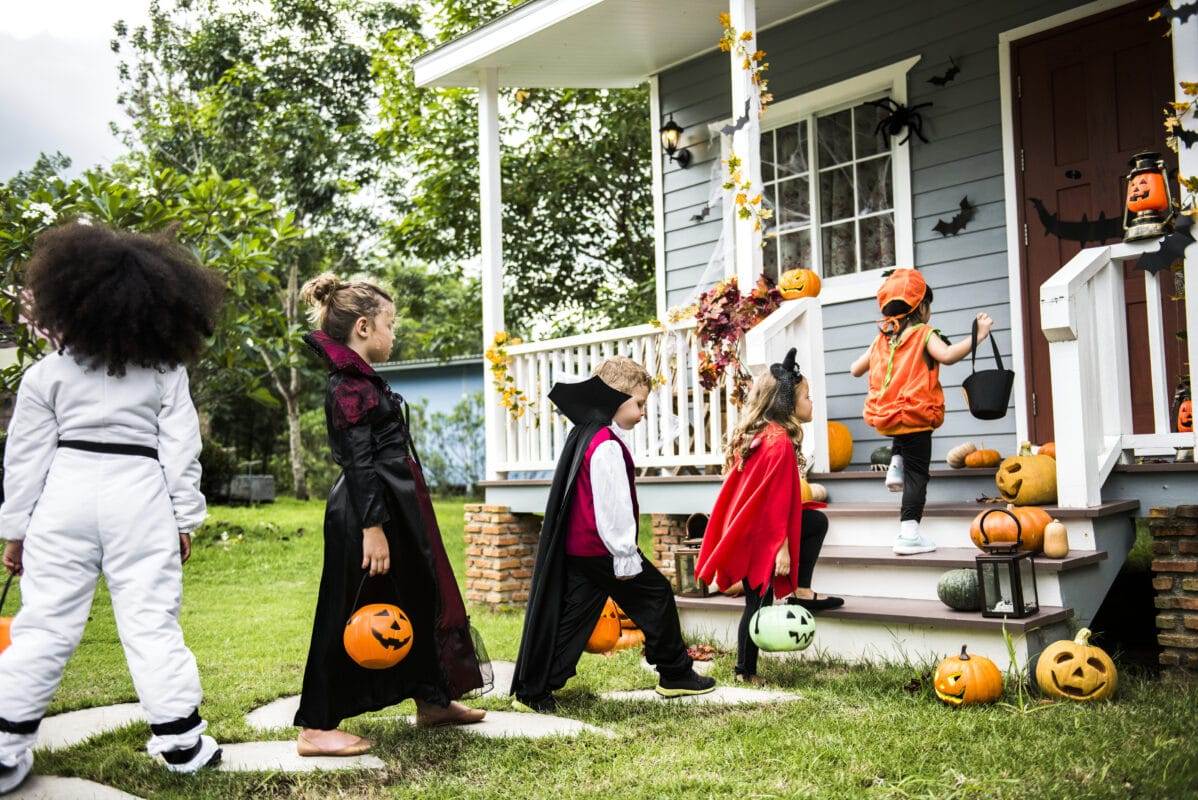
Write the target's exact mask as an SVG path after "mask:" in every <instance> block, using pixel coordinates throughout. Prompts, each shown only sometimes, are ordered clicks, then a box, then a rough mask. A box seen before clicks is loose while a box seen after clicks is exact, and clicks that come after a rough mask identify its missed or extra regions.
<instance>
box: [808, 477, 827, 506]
mask: <svg viewBox="0 0 1198 800" xmlns="http://www.w3.org/2000/svg"><path fill="white" fill-rule="evenodd" d="M803 502H804V503H813V502H814V503H826V502H828V490H827V489H825V488H824V486H823V484H820V483H808V482H807V481H803Z"/></svg>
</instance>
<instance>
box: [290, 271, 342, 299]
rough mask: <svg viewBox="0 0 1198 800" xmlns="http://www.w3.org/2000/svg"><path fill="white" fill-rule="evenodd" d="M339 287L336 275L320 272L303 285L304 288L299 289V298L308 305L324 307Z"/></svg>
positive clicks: (339, 283) (339, 280) (339, 282)
mask: <svg viewBox="0 0 1198 800" xmlns="http://www.w3.org/2000/svg"><path fill="white" fill-rule="evenodd" d="M341 286H342V283H341V279H340V278H338V277H337V276H336V275H334V274H333V273H331V272H322V273H321V274H320V275H317V276H316V277H315V278H313V279H312V280H310V281H308V282H307V283H305V284H304V288H302V289H300V298H301V299H302V300H303V301H304V302H305V303H307V304H308V305H312V306H317V305H324V304H325V303H327V302H328V300H329V298H331V297H332V296H333V292H335V291H337V290H338V289H340V288H341Z"/></svg>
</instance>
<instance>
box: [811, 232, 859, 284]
mask: <svg viewBox="0 0 1198 800" xmlns="http://www.w3.org/2000/svg"><path fill="white" fill-rule="evenodd" d="M853 224H854V223H852V222H843V223H841V224H839V225H828V226H826V227H824V228H823V229H822V230H821V231H820V233H821V234H822V236H821V242H820V252H821V254H822V255H823V259H824V277H825V278H830V277H832V276H833V275H848V274H850V273H853V272H856V271H857V244H856V241H855V237H856V234H855V233H854V231H853Z"/></svg>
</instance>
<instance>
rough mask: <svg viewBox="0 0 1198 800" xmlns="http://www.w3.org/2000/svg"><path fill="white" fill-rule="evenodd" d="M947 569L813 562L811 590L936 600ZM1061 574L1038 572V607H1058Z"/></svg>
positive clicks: (1059, 602) (1059, 604)
mask: <svg viewBox="0 0 1198 800" xmlns="http://www.w3.org/2000/svg"><path fill="white" fill-rule="evenodd" d="M946 571H947V570H944V569H941V568H939V567H927V568H924V567H888V566H883V565H880V564H825V563H823V562H819V561H817V562H816V565H815V573H814V576H813V578H812V581H811V583H812V587H813V588H814V589H815V590H816V591H819V592H823V593H826V594H835V595H860V594H864V593H868V594H869V595H870V596H871V597H894V598H900V599H908V600H938V599H939V598H938V597H937V596H936V584H937V582H938V581H939V580H940V576H941V575H943V574H944V573H945V572H946ZM1062 574H1063V573H1060V572H1037V573H1036V592H1037V593H1038V595H1039V599H1040V605H1043V606H1061V605H1064V603H1063V602H1062V600H1061V584H1060V577H1061V575H1062Z"/></svg>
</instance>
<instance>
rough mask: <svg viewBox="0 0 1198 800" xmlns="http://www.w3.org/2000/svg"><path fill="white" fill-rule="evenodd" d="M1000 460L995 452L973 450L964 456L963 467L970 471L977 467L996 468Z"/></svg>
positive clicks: (1000, 457)
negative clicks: (968, 468)
mask: <svg viewBox="0 0 1198 800" xmlns="http://www.w3.org/2000/svg"><path fill="white" fill-rule="evenodd" d="M1001 460H1002V456H1000V455H999V454H998V451H997V450H975V451H974V452H972V453H970V454H969V455H967V456H965V466H967V467H970V468H971V469H978V468H979V467H997V466H998V462H999V461H1001Z"/></svg>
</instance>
